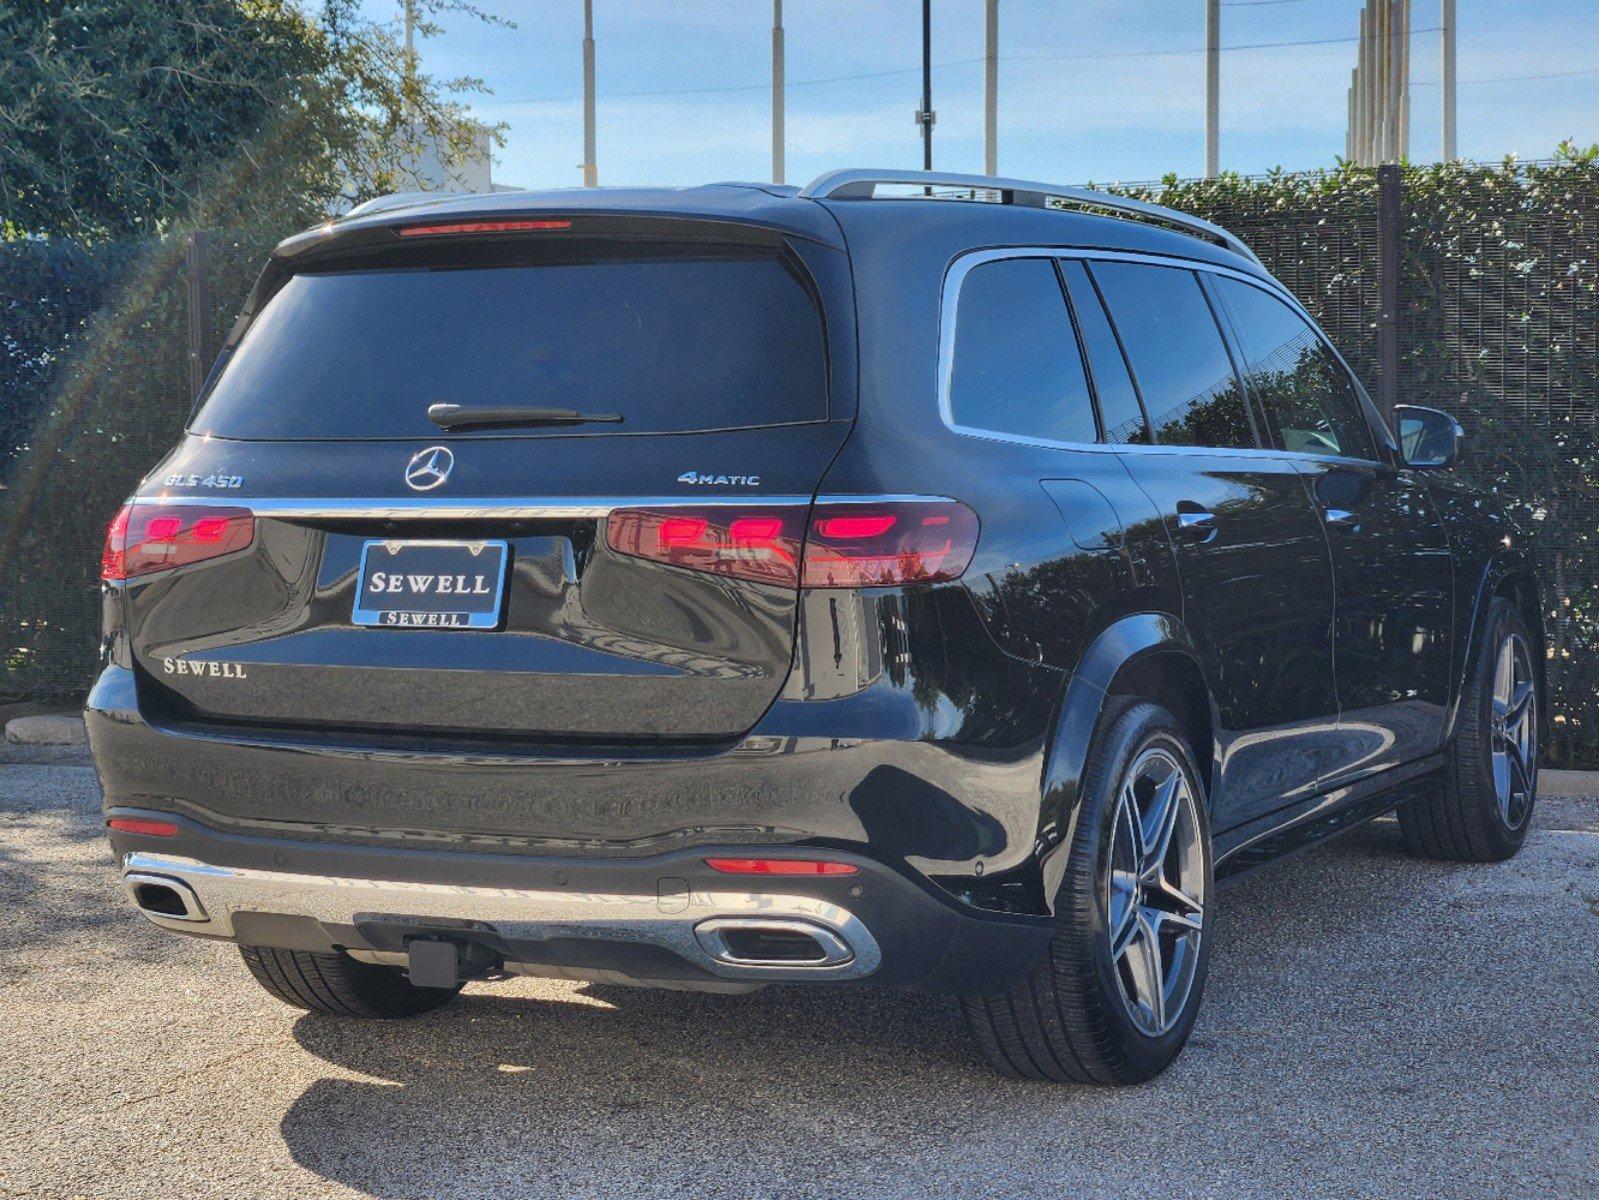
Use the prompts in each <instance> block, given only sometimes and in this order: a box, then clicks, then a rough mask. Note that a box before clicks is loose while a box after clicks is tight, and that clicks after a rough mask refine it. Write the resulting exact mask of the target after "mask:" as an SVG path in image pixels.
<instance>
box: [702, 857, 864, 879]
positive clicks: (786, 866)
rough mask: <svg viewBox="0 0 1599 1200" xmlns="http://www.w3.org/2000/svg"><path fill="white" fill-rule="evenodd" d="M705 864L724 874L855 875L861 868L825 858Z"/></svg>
mask: <svg viewBox="0 0 1599 1200" xmlns="http://www.w3.org/2000/svg"><path fill="white" fill-rule="evenodd" d="M705 865H706V866H707V867H709V868H710V869H711V870H713V871H720V872H721V873H722V874H724V875H853V874H855V873H856V871H858V870H859V869H860V868H858V867H856V866H855V864H854V863H846V862H832V861H829V860H828V859H825V858H707V859H706V860H705Z"/></svg>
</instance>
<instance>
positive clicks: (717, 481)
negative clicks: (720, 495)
mask: <svg viewBox="0 0 1599 1200" xmlns="http://www.w3.org/2000/svg"><path fill="white" fill-rule="evenodd" d="M677 481H678V482H679V483H687V484H693V485H696V486H700V487H712V486H717V487H760V486H761V477H760V476H759V475H708V474H706V473H705V472H704V471H684V472H683V473H682V474H681V475H679V476H678V477H677Z"/></svg>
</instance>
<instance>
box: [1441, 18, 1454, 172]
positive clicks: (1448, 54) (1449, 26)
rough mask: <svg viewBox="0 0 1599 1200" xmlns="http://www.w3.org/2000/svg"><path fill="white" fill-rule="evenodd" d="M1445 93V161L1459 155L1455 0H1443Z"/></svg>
mask: <svg viewBox="0 0 1599 1200" xmlns="http://www.w3.org/2000/svg"><path fill="white" fill-rule="evenodd" d="M1443 6H1444V10H1443V19H1442V20H1441V21H1439V22H1438V23H1439V24H1440V25H1442V26H1443V29H1442V31H1441V32H1442V35H1443V44H1444V50H1443V58H1444V61H1443V93H1444V161H1445V162H1454V161H1455V159H1456V158H1458V157H1459V147H1458V146H1457V144H1456V141H1455V88H1456V84H1455V0H1443Z"/></svg>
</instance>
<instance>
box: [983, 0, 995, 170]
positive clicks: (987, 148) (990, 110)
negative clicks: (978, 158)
mask: <svg viewBox="0 0 1599 1200" xmlns="http://www.w3.org/2000/svg"><path fill="white" fill-rule="evenodd" d="M987 7H988V11H987V14H986V15H987V18H988V20H987V37H986V39H985V42H984V52H983V174H985V175H998V174H999V0H988V5H987Z"/></svg>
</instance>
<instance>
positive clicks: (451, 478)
mask: <svg viewBox="0 0 1599 1200" xmlns="http://www.w3.org/2000/svg"><path fill="white" fill-rule="evenodd" d="M502 224H503V223H502ZM534 224H535V225H537V226H539V228H535V229H503V228H502V227H501V226H500V225H496V226H495V227H494V228H492V229H488V228H477V227H469V228H462V227H460V226H451V225H448V224H445V225H444V226H443V227H442V228H438V229H437V231H436V232H435V231H434V229H431V228H430V229H429V231H428V232H424V233H415V232H411V233H405V232H402V231H401V230H398V229H393V228H391V229H385V230H383V231H381V233H379V234H372V233H370V232H368V233H366V234H365V235H364V237H363V238H362V239H357V240H358V243H360V244H357V245H354V246H351V247H347V248H342V249H340V248H338V247H337V246H330V247H328V248H325V249H324V250H323V251H322V252H321V253H318V254H316V255H314V256H312V257H309V258H305V259H303V260H296V261H295V262H294V263H293V264H292V270H290V269H287V268H279V269H276V273H275V275H274V271H273V270H269V272H268V276H267V284H266V285H264V292H263V294H262V295H260V296H258V297H257V299H256V301H255V302H253V303H254V307H255V313H254V315H253V317H251V318H250V319H249V321H248V322H244V323H241V324H242V325H246V326H247V327H246V328H243V329H242V332H241V333H239V334H236V336H235V338H234V339H233V342H232V344H231V345H230V348H229V349H228V350H227V351H226V352H225V354H224V359H223V362H222V363H221V365H220V367H219V370H218V371H217V372H215V373H214V375H213V380H212V383H211V385H210V389H209V391H208V393H207V395H206V397H205V398H204V400H203V403H202V404H201V406H200V407H199V409H198V411H197V413H196V415H195V416H194V418H193V420H192V422H191V425H190V428H189V431H188V435H187V436H186V438H185V440H184V442H183V444H182V445H181V446H180V447H179V448H178V449H177V450H176V451H175V452H174V454H173V455H172V456H171V457H170V458H169V459H168V460H167V461H166V462H165V463H163V464H162V466H161V467H160V468H159V469H158V470H157V472H155V473H154V474H153V475H152V476H151V478H150V480H149V481H148V483H147V485H146V487H145V489H144V490H143V492H142V493H141V497H140V499H139V502H138V503H136V505H135V507H134V509H133V516H132V520H131V525H130V527H129V529H128V531H127V533H126V535H125V537H126V541H127V547H126V554H127V556H128V562H129V563H130V564H133V563H135V562H137V563H138V564H140V565H139V566H138V569H137V570H136V571H130V576H131V577H130V578H129V579H128V581H127V583H126V585H125V587H124V595H125V601H124V602H125V604H126V615H127V621H128V630H129V638H130V646H131V650H132V653H133V658H134V662H135V666H136V670H137V672H138V676H139V688H140V704H141V707H142V708H143V709H144V710H145V711H146V714H147V716H149V717H150V718H151V719H153V720H158V721H161V720H165V721H167V722H170V723H174V724H185V723H188V724H201V725H213V726H215V725H226V726H231V727H247V728H254V729H259V730H262V731H273V730H278V731H290V732H294V733H295V734H296V736H304V735H306V734H313V735H316V736H318V737H320V738H325V739H332V740H335V741H347V742H355V743H360V742H362V741H372V740H376V741H377V742H379V743H384V742H394V741H395V740H396V739H398V740H401V741H403V742H405V743H407V744H412V743H420V744H424V745H425V744H431V743H437V742H438V741H440V740H441V739H443V740H444V741H445V742H449V741H452V740H453V741H462V740H463V739H464V740H466V741H492V742H505V741H520V742H539V743H555V744H560V745H567V744H586V743H604V744H613V745H614V744H644V745H657V746H659V745H662V744H671V743H684V744H688V743H700V744H702V743H705V742H715V741H718V740H725V739H730V738H734V737H736V736H738V735H739V734H740V733H742V732H743V731H744V730H747V729H748V728H750V726H752V725H753V724H754V723H755V722H756V721H757V720H758V719H759V718H760V716H761V714H762V713H763V712H764V711H765V709H766V708H767V706H769V705H770V704H771V702H772V701H773V699H774V698H775V697H776V695H777V693H778V691H779V689H780V688H781V686H782V683H783V680H784V678H785V676H786V674H787V672H788V669H789V665H790V662H791V658H792V653H793V640H794V622H795V610H796V602H797V587H796V584H795V581H794V579H793V577H792V572H785V571H782V570H776V571H770V572H767V571H765V570H764V568H763V567H762V566H761V564H759V563H754V564H753V569H752V563H751V562H750V561H749V559H750V555H751V553H752V552H751V551H749V550H748V549H747V548H745V549H743V550H741V551H740V552H739V553H740V554H741V555H742V556H743V561H742V562H741V564H740V566H739V568H738V569H735V570H730V571H728V572H718V571H711V572H706V571H704V570H700V571H684V570H680V569H678V568H676V567H674V566H671V565H666V564H664V563H662V562H660V561H654V560H652V559H651V558H650V557H647V556H645V557H641V556H639V554H638V553H636V551H637V549H638V545H637V542H638V538H639V537H640V536H641V534H640V530H641V529H642V530H644V531H645V533H647V534H648V536H650V537H652V538H653V537H659V538H662V539H664V538H665V536H666V535H667V534H668V533H671V534H672V536H674V537H675V536H678V534H679V533H680V532H681V531H682V530H684V529H686V530H687V531H688V532H689V534H691V535H693V536H695V537H700V538H704V539H709V540H710V541H711V542H715V540H716V539H717V538H718V537H722V538H724V539H725V536H726V533H727V528H728V527H729V526H730V525H731V524H732V523H733V522H735V521H739V520H741V519H743V520H745V525H744V526H743V528H745V529H756V530H757V532H759V531H760V530H762V529H766V528H767V527H768V526H770V528H771V529H776V528H778V526H777V525H776V524H773V522H774V521H781V523H782V528H783V529H784V530H788V529H790V528H803V521H804V514H805V511H806V509H807V506H808V505H809V503H810V501H811V499H812V498H813V496H814V493H815V490H816V487H817V484H818V482H819V481H820V479H821V477H822V475H823V474H824V472H825V471H826V469H827V466H828V464H829V462H830V461H831V460H832V458H833V457H834V455H835V454H836V452H837V450H838V448H839V446H840V445H841V443H842V441H843V439H844V438H845V436H847V433H848V429H849V424H850V418H851V416H852V412H853V376H852V372H853V369H854V365H853V364H854V352H853V345H852V343H851V341H850V338H851V337H852V336H853V334H852V328H853V313H852V309H851V305H852V300H851V297H850V293H849V285H848V269H847V264H846V262H845V259H844V254H843V252H842V250H841V249H838V248H837V247H828V246H824V245H821V244H818V243H817V242H816V241H814V240H810V239H804V238H799V237H795V236H792V235H791V234H783V233H780V232H773V231H770V230H768V229H762V228H758V227H754V226H751V227H739V226H736V225H732V224H729V223H725V222H724V223H717V224H711V223H703V224H701V223H696V222H688V221H682V220H676V221H671V222H660V221H657V222H640V223H638V225H637V226H636V227H635V226H630V225H629V224H628V223H627V222H626V221H619V220H617V219H614V218H613V219H606V220H603V221H601V220H599V219H597V218H583V217H578V218H574V219H573V220H570V221H560V220H554V221H541V222H535V223H534ZM268 293H269V294H268ZM439 405H450V406H455V408H454V409H453V410H445V409H439V408H437V407H435V406H439ZM430 409H431V410H433V412H432V415H431V416H430ZM569 414H575V415H569ZM681 506H690V507H686V508H685V507H681ZM619 510H644V511H643V513H642V515H639V516H635V517H631V518H627V519H628V520H631V521H632V524H631V525H630V526H627V528H626V529H624V527H623V524H621V523H619V521H621V519H620V518H617V517H615V516H613V514H616V513H617V512H618V511H619ZM673 513H679V514H683V515H684V517H685V518H686V519H687V521H688V524H687V525H684V524H683V521H682V520H677V519H676V518H673V517H672V514H673ZM672 520H675V521H676V523H675V524H668V525H663V524H662V522H664V521H672ZM696 521H697V522H698V524H697V525H696V524H695V522H696ZM750 521H753V522H754V524H753V525H751V524H749V522H750ZM641 522H642V524H641ZM624 534H625V535H626V536H622V535H624ZM629 538H631V539H632V540H631V541H629V540H628V539H629ZM784 545H785V543H783V542H782V541H781V539H778V540H776V541H772V542H771V545H770V547H768V549H766V550H763V551H760V552H759V553H776V554H779V555H781V554H782V553H783V552H784ZM657 557H659V556H657Z"/></svg>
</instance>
